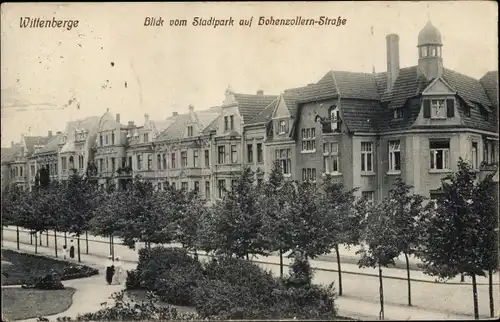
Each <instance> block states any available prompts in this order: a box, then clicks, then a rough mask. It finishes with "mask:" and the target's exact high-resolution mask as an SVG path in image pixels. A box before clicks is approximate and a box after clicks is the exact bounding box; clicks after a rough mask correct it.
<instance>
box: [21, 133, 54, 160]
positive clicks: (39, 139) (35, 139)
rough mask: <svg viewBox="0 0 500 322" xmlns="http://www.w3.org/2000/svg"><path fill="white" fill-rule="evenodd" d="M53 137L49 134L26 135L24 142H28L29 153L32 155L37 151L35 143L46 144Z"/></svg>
mask: <svg viewBox="0 0 500 322" xmlns="http://www.w3.org/2000/svg"><path fill="white" fill-rule="evenodd" d="M51 139H52V138H51V137H48V136H25V137H24V142H25V144H26V150H27V151H26V152H27V155H28V156H29V155H31V154H32V153H33V152H34V151H35V145H45V144H46V143H47V142H48V141H49V140H51Z"/></svg>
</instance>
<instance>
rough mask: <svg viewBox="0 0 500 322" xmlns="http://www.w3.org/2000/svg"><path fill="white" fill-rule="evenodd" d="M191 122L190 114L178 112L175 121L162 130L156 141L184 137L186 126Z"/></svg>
mask: <svg viewBox="0 0 500 322" xmlns="http://www.w3.org/2000/svg"><path fill="white" fill-rule="evenodd" d="M189 123H191V116H190V115H189V114H177V115H176V116H175V117H174V122H173V123H172V124H171V125H170V126H169V127H168V128H166V129H165V130H164V131H163V132H161V133H160V134H159V135H158V136H157V137H156V139H155V141H165V140H178V139H182V137H183V134H184V131H185V129H186V126H187V125H188V124H189Z"/></svg>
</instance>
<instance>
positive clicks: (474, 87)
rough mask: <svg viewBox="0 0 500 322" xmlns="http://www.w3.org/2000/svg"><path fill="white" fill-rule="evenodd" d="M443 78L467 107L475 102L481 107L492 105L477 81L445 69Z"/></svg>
mask: <svg viewBox="0 0 500 322" xmlns="http://www.w3.org/2000/svg"><path fill="white" fill-rule="evenodd" d="M443 78H444V80H445V81H447V82H448V84H450V86H451V87H453V88H454V89H455V90H456V91H457V94H458V95H459V96H461V97H462V98H463V99H464V100H465V102H466V103H467V104H468V105H470V103H471V102H477V103H480V104H481V105H483V106H491V105H492V104H491V102H490V100H489V98H488V96H487V95H486V92H485V90H484V88H483V86H482V85H481V83H480V82H479V80H477V79H475V78H473V77H470V76H467V75H464V74H460V73H457V72H455V71H452V70H450V69H446V68H445V69H444V72H443Z"/></svg>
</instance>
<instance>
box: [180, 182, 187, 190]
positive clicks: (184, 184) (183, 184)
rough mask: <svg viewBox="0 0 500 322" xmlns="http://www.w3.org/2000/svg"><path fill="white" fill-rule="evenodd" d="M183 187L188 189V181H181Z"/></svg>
mask: <svg viewBox="0 0 500 322" xmlns="http://www.w3.org/2000/svg"><path fill="white" fill-rule="evenodd" d="M181 189H182V190H184V191H187V190H188V183H187V182H181Z"/></svg>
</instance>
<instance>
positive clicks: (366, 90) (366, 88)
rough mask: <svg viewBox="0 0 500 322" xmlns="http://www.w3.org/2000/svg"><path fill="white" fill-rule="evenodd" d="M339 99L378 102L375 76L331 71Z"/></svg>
mask: <svg viewBox="0 0 500 322" xmlns="http://www.w3.org/2000/svg"><path fill="white" fill-rule="evenodd" d="M331 74H332V77H333V80H334V82H335V84H336V89H337V91H338V93H339V95H340V97H341V98H356V99H364V100H380V93H379V92H378V88H377V83H376V81H375V75H374V74H369V73H356V72H344V71H331Z"/></svg>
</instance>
